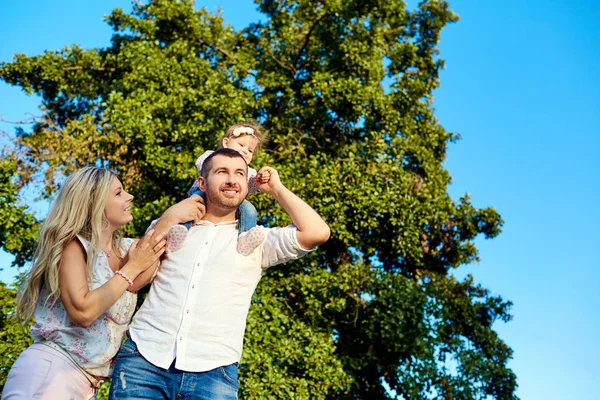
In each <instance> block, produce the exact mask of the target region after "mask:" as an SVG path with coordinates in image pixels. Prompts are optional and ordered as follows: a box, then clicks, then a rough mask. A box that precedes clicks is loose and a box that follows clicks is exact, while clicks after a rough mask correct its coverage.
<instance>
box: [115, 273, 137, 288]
mask: <svg viewBox="0 0 600 400" xmlns="http://www.w3.org/2000/svg"><path fill="white" fill-rule="evenodd" d="M115 275H120V276H122V277H123V279H125V280H126V281H127V283H129V286H133V281H132V280H131V278H129V277H128V276H127V275H125V274H124V273H123V272H121V270H118V271H115Z"/></svg>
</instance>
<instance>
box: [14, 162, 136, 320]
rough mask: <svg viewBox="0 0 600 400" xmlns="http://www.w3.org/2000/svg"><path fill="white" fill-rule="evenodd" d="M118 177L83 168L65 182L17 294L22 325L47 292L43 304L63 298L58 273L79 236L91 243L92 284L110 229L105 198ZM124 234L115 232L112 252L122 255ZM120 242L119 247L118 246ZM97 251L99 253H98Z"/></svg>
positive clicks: (89, 269)
mask: <svg viewBox="0 0 600 400" xmlns="http://www.w3.org/2000/svg"><path fill="white" fill-rule="evenodd" d="M115 178H116V175H115V174H114V173H113V172H111V171H108V170H106V169H103V168H97V167H84V168H82V169H80V170H79V171H77V172H75V173H73V174H72V175H71V176H69V178H68V179H67V180H66V182H65V183H64V185H63V186H62V188H61V189H60V191H59V192H58V195H57V196H56V200H54V203H53V204H52V207H51V208H50V212H49V213H48V217H47V218H46V221H44V224H43V225H42V229H41V230H40V238H39V241H38V244H37V248H36V250H35V254H34V256H33V260H32V265H31V269H30V270H29V272H28V273H27V274H26V275H25V277H24V278H23V279H24V280H23V281H22V284H21V287H20V290H19V293H18V294H17V304H16V314H17V318H18V319H19V320H20V322H21V323H22V324H27V323H28V322H29V321H30V320H31V319H32V318H33V315H34V312H35V308H36V306H37V303H38V301H40V300H42V299H40V292H41V291H42V288H44V291H45V293H46V294H47V296H46V298H45V299H43V301H44V302H54V301H56V300H57V299H58V298H59V297H60V290H59V286H58V271H59V268H60V261H61V255H62V251H63V249H64V248H65V246H66V245H67V244H68V243H69V242H70V241H71V240H74V239H75V236H76V235H80V236H81V237H83V238H84V239H86V240H87V241H89V242H90V246H89V249H88V251H87V257H86V260H87V267H86V276H87V279H88V282H89V284H91V282H92V276H93V275H92V267H93V265H94V264H95V262H96V258H97V256H98V253H99V251H98V250H97V249H101V247H102V244H101V239H102V230H103V228H106V227H107V226H108V221H107V220H106V218H105V216H104V208H105V204H106V198H107V196H108V193H109V191H110V188H111V186H112V183H113V181H114V179H115ZM121 236H122V235H121V232H120V231H118V232H115V234H114V239H115V240H113V241H112V242H113V243H116V245H115V247H114V249H113V250H112V251H113V252H117V254H121V255H124V254H122V253H123V251H122V250H121V245H120V240H121ZM117 242H118V243H117ZM95 249H96V251H95Z"/></svg>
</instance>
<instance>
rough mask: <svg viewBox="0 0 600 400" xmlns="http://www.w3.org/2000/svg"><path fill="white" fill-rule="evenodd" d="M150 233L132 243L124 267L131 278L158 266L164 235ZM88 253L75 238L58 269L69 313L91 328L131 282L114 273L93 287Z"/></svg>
mask: <svg viewBox="0 0 600 400" xmlns="http://www.w3.org/2000/svg"><path fill="white" fill-rule="evenodd" d="M153 235H154V231H150V232H148V234H147V235H146V236H144V238H143V239H142V240H140V241H139V242H138V243H136V244H135V245H132V248H130V251H129V254H128V256H129V258H128V261H127V263H126V264H125V265H124V266H123V267H122V268H121V269H120V271H121V272H122V273H123V274H125V275H126V276H127V277H129V278H130V279H132V280H133V279H136V278H137V277H138V276H139V275H140V274H141V273H142V272H144V271H145V270H146V269H148V268H150V267H151V266H153V265H155V264H156V262H157V261H158V259H159V257H160V256H161V255H162V254H163V252H164V249H165V247H164V246H165V241H164V239H163V236H164V235H161V234H159V235H157V237H156V238H154V237H153ZM86 267H87V264H86V254H85V250H84V248H83V246H82V244H81V243H80V242H79V241H78V240H76V239H74V240H72V241H71V242H69V244H67V245H66V246H65V248H64V249H63V252H62V257H61V261H60V268H59V272H58V286H59V288H60V299H61V300H62V303H63V305H64V306H65V310H66V312H67V315H68V316H69V318H70V319H71V321H73V322H74V323H76V324H77V325H80V326H83V327H84V328H87V327H89V326H90V325H92V324H93V323H94V321H96V320H97V319H98V318H99V317H100V316H101V315H102V314H104V313H105V312H106V311H107V310H108V309H109V308H110V307H111V306H112V305H113V304H114V303H115V302H116V301H117V300H118V299H119V297H121V295H122V294H123V293H124V292H125V290H127V289H129V283H128V282H127V280H125V279H124V278H123V277H121V276H116V275H115V276H113V277H112V278H110V279H109V280H108V281H106V283H104V284H103V285H102V286H100V287H98V288H96V289H94V290H90V289H89V286H88V281H87V278H86V272H85V271H86Z"/></svg>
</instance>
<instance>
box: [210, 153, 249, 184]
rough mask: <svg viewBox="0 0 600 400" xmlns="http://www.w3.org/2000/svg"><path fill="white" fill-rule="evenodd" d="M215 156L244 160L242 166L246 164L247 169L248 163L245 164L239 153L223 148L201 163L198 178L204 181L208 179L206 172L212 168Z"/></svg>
mask: <svg viewBox="0 0 600 400" xmlns="http://www.w3.org/2000/svg"><path fill="white" fill-rule="evenodd" d="M216 156H225V157H229V158H241V159H242V160H244V164H246V169H247V168H248V163H247V162H246V159H245V158H244V157H243V156H242V155H241V154H240V153H239V152H237V151H236V150H233V149H228V148H227V147H225V148H222V149H219V150H217V151H215V152H214V153H212V154H211V155H209V156H208V157H206V160H204V162H203V163H202V169H201V170H200V176H202V177H203V178H204V179H206V178H207V177H208V171H210V168H211V167H212V159H213V158H215V157H216Z"/></svg>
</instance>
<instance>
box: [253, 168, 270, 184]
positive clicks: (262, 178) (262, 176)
mask: <svg viewBox="0 0 600 400" xmlns="http://www.w3.org/2000/svg"><path fill="white" fill-rule="evenodd" d="M270 180H271V171H270V170H269V169H268V167H267V168H261V170H260V171H258V173H257V174H256V176H255V177H254V182H255V183H256V186H260V185H262V184H263V183H269V181H270Z"/></svg>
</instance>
